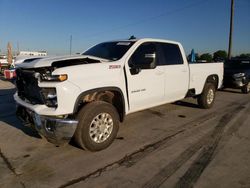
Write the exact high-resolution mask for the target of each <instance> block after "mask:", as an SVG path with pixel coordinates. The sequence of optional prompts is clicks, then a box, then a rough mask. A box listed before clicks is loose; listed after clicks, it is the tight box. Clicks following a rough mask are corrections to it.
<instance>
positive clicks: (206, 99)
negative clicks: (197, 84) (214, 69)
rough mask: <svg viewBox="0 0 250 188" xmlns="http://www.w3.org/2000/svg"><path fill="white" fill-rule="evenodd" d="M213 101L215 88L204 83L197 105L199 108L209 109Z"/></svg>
mask: <svg viewBox="0 0 250 188" xmlns="http://www.w3.org/2000/svg"><path fill="white" fill-rule="evenodd" d="M214 100H215V86H214V84H212V83H206V84H205V86H204V89H203V91H202V93H201V94H200V95H199V97H198V104H199V106H200V107H201V108H205V109H208V108H211V107H212V106H213V104H214Z"/></svg>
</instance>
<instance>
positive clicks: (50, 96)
mask: <svg viewBox="0 0 250 188" xmlns="http://www.w3.org/2000/svg"><path fill="white" fill-rule="evenodd" d="M41 94H42V96H43V100H44V102H45V105H46V106H48V107H57V94H56V88H42V90H41Z"/></svg>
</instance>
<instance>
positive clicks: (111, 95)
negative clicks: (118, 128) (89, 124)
mask: <svg viewBox="0 0 250 188" xmlns="http://www.w3.org/2000/svg"><path fill="white" fill-rule="evenodd" d="M93 101H105V102H108V103H111V104H112V105H114V107H115V108H116V110H117V112H118V114H119V117H120V121H121V122H123V121H124V117H125V99H124V95H123V92H122V90H121V89H120V88H118V87H101V88H95V89H90V90H87V91H84V92H82V93H81V94H80V95H79V96H78V97H77V99H76V102H75V105H74V111H73V113H74V114H76V113H78V111H79V110H80V108H81V107H82V106H84V105H85V104H87V103H89V102H93Z"/></svg>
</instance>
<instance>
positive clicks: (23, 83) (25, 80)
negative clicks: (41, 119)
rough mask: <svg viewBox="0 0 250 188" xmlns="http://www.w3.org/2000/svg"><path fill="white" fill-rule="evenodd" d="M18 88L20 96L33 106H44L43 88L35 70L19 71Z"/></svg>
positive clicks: (17, 71)
mask: <svg viewBox="0 0 250 188" xmlns="http://www.w3.org/2000/svg"><path fill="white" fill-rule="evenodd" d="M16 75H17V79H16V87H17V93H18V96H19V97H20V98H21V99H22V100H25V101H27V102H29V103H31V104H44V101H43V97H42V94H41V88H40V87H39V86H38V81H37V78H35V76H34V75H35V71H34V70H25V69H20V68H19V69H17V70H16Z"/></svg>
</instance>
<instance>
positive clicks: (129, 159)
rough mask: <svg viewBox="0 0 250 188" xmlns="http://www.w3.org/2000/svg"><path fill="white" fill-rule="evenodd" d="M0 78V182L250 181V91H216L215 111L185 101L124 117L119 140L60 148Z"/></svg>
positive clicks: (204, 184) (20, 184)
mask: <svg viewBox="0 0 250 188" xmlns="http://www.w3.org/2000/svg"><path fill="white" fill-rule="evenodd" d="M14 92H15V88H14V85H13V84H12V83H10V82H8V81H5V80H3V79H0V187H1V188H2V187H3V188H5V187H6V188H9V187H10V188H13V187H14V188H15V187H17V188H19V187H21V188H22V187H26V188H29V187H30V188H31V187H41V188H47V187H55V188H59V187H60V188H62V187H70V188H71V187H72V188H73V187H75V188H78V187H79V188H80V187H208V188H209V187H243V188H247V187H250V168H249V166H250V157H249V156H250V148H249V145H250V126H249V121H250V115H249V111H250V94H248V95H245V94H241V93H240V91H238V90H226V91H218V92H217V98H216V101H215V105H214V107H213V108H212V109H209V110H204V109H199V108H198V107H197V105H196V101H195V100H194V99H185V100H183V101H179V102H176V103H173V104H166V105H162V106H159V107H155V108H151V109H149V110H145V111H141V112H137V113H134V114H131V115H129V116H127V117H126V120H125V122H124V123H122V124H121V126H120V131H119V133H118V137H117V139H116V140H115V142H114V143H113V144H112V145H111V146H110V147H109V148H107V149H106V150H103V151H100V152H94V153H92V152H88V151H84V150H81V149H79V148H78V147H76V146H75V145H74V143H70V144H67V145H65V146H60V147H56V146H55V145H53V144H51V143H48V142H47V141H46V140H45V139H43V138H41V137H40V136H39V135H38V134H37V133H36V132H35V131H33V130H31V129H30V128H28V127H24V126H22V125H21V123H20V122H19V120H18V119H17V118H16V116H15V103H14V100H13V94H14Z"/></svg>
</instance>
